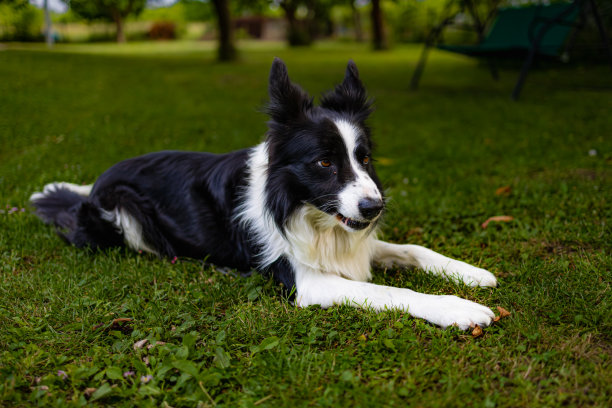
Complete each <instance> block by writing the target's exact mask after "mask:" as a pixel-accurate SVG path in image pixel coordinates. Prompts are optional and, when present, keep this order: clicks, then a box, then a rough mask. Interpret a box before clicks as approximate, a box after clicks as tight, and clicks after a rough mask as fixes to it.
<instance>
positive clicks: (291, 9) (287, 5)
mask: <svg viewBox="0 0 612 408" xmlns="http://www.w3.org/2000/svg"><path fill="white" fill-rule="evenodd" d="M279 5H280V7H281V8H282V9H283V10H284V11H285V18H286V19H287V23H288V25H289V27H288V28H287V41H288V42H289V45H290V46H292V47H293V46H302V45H310V44H311V43H312V38H311V37H310V31H309V27H308V25H307V24H306V23H305V22H304V21H301V20H298V19H297V17H296V16H295V13H296V11H297V8H298V3H297V2H296V1H293V0H283V1H281V2H280V3H279Z"/></svg>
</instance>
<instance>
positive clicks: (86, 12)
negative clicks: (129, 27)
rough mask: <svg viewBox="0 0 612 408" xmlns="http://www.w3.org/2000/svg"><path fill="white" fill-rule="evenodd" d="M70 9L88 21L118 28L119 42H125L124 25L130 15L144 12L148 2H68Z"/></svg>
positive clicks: (131, 0) (124, 0)
mask: <svg viewBox="0 0 612 408" xmlns="http://www.w3.org/2000/svg"><path fill="white" fill-rule="evenodd" d="M66 3H67V4H68V5H69V6H70V9H71V10H72V11H73V12H74V13H75V14H78V15H79V16H81V17H83V18H84V19H86V20H98V19H101V20H107V21H112V22H114V23H115V26H116V27H117V42H118V43H123V42H125V32H124V30H123V25H124V22H125V19H126V17H128V16H129V15H135V16H137V15H138V14H140V13H141V12H142V10H143V9H144V7H145V5H146V4H147V0H66Z"/></svg>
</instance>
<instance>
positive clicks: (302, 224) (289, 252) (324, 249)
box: [236, 142, 376, 281]
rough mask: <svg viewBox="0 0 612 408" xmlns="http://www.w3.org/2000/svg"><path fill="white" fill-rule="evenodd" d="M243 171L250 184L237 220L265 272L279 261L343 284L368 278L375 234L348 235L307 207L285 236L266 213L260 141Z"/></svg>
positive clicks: (265, 153) (264, 160)
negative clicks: (337, 278)
mask: <svg viewBox="0 0 612 408" xmlns="http://www.w3.org/2000/svg"><path fill="white" fill-rule="evenodd" d="M247 166H248V168H249V180H248V186H247V190H246V191H245V192H244V201H243V204H242V205H241V206H240V207H239V208H238V212H237V215H236V219H237V221H239V222H241V223H242V224H243V225H244V226H245V228H247V229H248V230H249V231H250V233H251V234H252V236H251V239H252V240H253V242H254V243H256V244H258V245H260V246H261V254H260V256H259V258H258V259H257V261H258V263H259V265H260V267H262V268H265V267H267V266H269V265H271V264H272V263H273V262H274V261H276V260H277V259H279V258H280V257H282V256H287V258H288V259H289V261H290V262H291V263H292V264H293V266H294V267H298V268H300V267H301V268H300V269H311V270H316V271H320V272H323V273H329V274H334V275H338V276H342V277H345V278H347V279H352V280H357V281H366V280H369V279H370V278H371V277H372V275H371V272H370V260H371V259H372V256H373V252H374V243H375V240H376V231H372V227H369V228H366V229H364V230H361V231H346V230H345V229H344V228H342V226H340V224H339V223H338V221H337V220H336V219H335V217H334V216H331V215H329V214H326V213H324V212H322V211H319V210H318V209H316V208H315V207H314V206H311V205H308V204H305V205H304V206H302V207H301V208H299V209H298V210H297V211H296V212H295V214H293V215H292V216H291V218H290V219H289V221H288V222H287V225H286V227H285V231H284V232H285V233H284V235H283V233H282V232H281V231H280V230H279V228H278V226H277V225H276V223H275V222H274V218H273V216H272V214H271V213H270V211H269V210H268V209H267V208H266V204H265V203H266V194H265V188H266V180H267V172H268V146H267V143H266V142H264V143H262V144H260V145H258V146H256V147H254V148H253V150H252V152H251V155H250V157H249V160H248V163H247Z"/></svg>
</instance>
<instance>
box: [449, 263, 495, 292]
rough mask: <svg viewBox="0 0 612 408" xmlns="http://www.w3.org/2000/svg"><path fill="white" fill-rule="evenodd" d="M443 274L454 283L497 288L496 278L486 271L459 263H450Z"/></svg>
mask: <svg viewBox="0 0 612 408" xmlns="http://www.w3.org/2000/svg"><path fill="white" fill-rule="evenodd" d="M444 274H445V275H446V276H447V277H448V278H449V279H452V280H454V281H455V282H463V283H465V284H466V285H468V286H489V287H495V286H497V278H495V276H494V275H493V274H492V273H491V272H489V271H487V270H486V269H482V268H477V267H475V266H472V265H469V264H466V263H465V262H461V261H453V262H451V263H450V264H449V265H448V266H447V267H446V268H445V271H444Z"/></svg>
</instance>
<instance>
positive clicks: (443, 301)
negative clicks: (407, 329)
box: [408, 295, 495, 330]
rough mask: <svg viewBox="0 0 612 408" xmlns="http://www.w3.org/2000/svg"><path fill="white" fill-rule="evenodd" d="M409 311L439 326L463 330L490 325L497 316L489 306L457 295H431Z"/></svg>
mask: <svg viewBox="0 0 612 408" xmlns="http://www.w3.org/2000/svg"><path fill="white" fill-rule="evenodd" d="M408 312H409V313H410V314H411V315H413V316H415V317H420V318H422V319H425V320H427V321H428V322H430V323H433V324H435V325H437V326H440V327H448V326H457V327H459V328H460V329H461V330H467V329H469V328H470V327H474V326H475V325H478V326H480V327H485V326H488V325H490V324H491V322H492V321H493V318H494V317H495V315H494V314H493V312H492V311H491V309H489V308H488V307H486V306H483V305H479V304H478V303H475V302H472V301H470V300H466V299H461V298H458V297H457V296H434V295H429V296H428V298H427V299H426V300H425V301H424V302H422V303H421V302H420V303H419V304H418V305H413V306H412V305H411V307H410V309H409V310H408Z"/></svg>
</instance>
